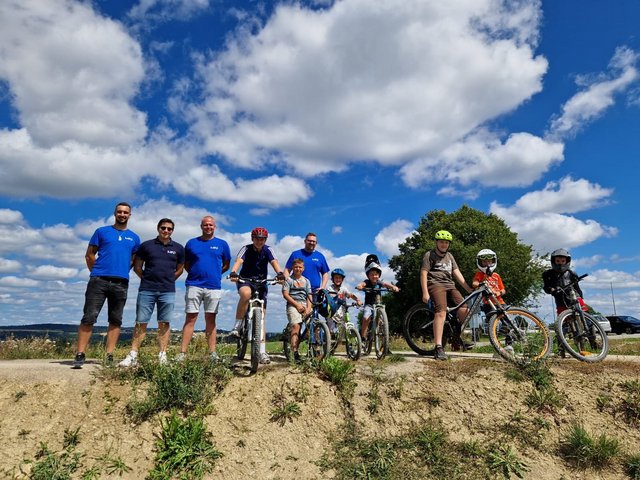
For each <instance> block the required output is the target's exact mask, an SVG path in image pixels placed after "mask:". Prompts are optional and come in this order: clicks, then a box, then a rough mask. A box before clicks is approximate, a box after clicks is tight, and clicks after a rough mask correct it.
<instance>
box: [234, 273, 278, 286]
mask: <svg viewBox="0 0 640 480" xmlns="http://www.w3.org/2000/svg"><path fill="white" fill-rule="evenodd" d="M227 279H228V280H231V276H230V275H227ZM236 281H237V282H238V283H248V284H250V285H253V286H255V287H261V286H263V285H275V284H276V283H278V279H277V277H273V278H262V279H256V278H245V277H241V276H238V277H236Z"/></svg>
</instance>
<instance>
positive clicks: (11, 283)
mask: <svg viewBox="0 0 640 480" xmlns="http://www.w3.org/2000/svg"><path fill="white" fill-rule="evenodd" d="M37 286H38V282H37V281H36V280H32V279H30V278H22V277H16V276H13V275H8V276H6V277H2V278H0V287H37Z"/></svg>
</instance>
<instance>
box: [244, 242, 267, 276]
mask: <svg viewBox="0 0 640 480" xmlns="http://www.w3.org/2000/svg"><path fill="white" fill-rule="evenodd" d="M237 257H238V258H241V259H242V267H241V268H240V271H239V272H238V273H239V274H240V276H241V277H244V278H254V279H260V280H263V279H265V278H267V273H268V270H269V269H268V267H269V263H271V262H272V261H273V260H274V259H275V258H276V257H275V255H274V254H273V251H272V250H271V247H270V246H269V245H264V246H263V247H262V250H260V251H257V250H256V249H255V248H254V247H253V244H251V245H245V246H244V247H242V248H241V249H240V251H239V252H238V255H237Z"/></svg>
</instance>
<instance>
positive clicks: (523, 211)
mask: <svg viewBox="0 0 640 480" xmlns="http://www.w3.org/2000/svg"><path fill="white" fill-rule="evenodd" d="M612 192H613V191H612V190H610V189H604V188H602V187H600V186H599V185H597V184H593V183H590V182H589V181H587V180H583V179H579V180H573V179H571V178H569V177H567V178H564V179H562V180H561V181H560V182H557V183H555V182H551V183H549V184H547V185H546V186H545V188H544V189H543V190H539V191H533V192H529V193H527V194H525V195H523V196H522V197H521V198H519V199H518V200H517V201H516V202H515V204H514V205H512V206H505V205H501V204H499V203H497V202H493V203H491V207H490V211H491V213H494V214H496V215H498V216H499V217H501V218H502V219H504V220H505V222H507V224H508V225H509V227H510V228H511V229H512V230H513V231H515V232H517V233H518V236H519V237H520V240H522V241H523V242H525V243H527V244H530V245H533V246H534V248H535V249H536V250H537V251H538V252H541V253H545V252H549V251H551V250H553V249H554V248H557V247H558V245H562V246H563V247H568V248H571V247H576V246H579V245H584V244H587V243H589V242H592V241H594V240H596V239H597V238H600V237H603V236H605V237H609V236H614V235H616V234H617V232H618V231H617V229H616V228H614V227H609V226H606V225H602V224H600V223H599V222H597V221H595V220H591V219H587V220H581V219H578V218H576V217H575V216H571V215H567V213H575V212H579V211H582V210H585V209H588V208H593V206H594V205H596V204H598V203H599V202H603V201H604V200H605V199H606V198H607V197H609V196H610V195H611V193H612ZM581 202H582V204H581Z"/></svg>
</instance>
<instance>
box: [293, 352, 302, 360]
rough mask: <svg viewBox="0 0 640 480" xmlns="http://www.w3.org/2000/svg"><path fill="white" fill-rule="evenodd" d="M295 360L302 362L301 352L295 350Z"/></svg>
mask: <svg viewBox="0 0 640 480" xmlns="http://www.w3.org/2000/svg"><path fill="white" fill-rule="evenodd" d="M293 361H294V362H295V363H301V362H302V359H301V358H300V353H299V352H293Z"/></svg>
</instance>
